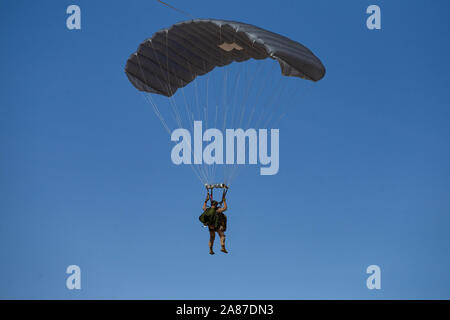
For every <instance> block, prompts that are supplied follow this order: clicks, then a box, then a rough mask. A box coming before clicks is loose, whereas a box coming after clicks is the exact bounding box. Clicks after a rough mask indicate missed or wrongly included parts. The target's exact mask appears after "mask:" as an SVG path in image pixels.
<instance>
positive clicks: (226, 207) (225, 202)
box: [217, 199, 228, 213]
mask: <svg viewBox="0 0 450 320" xmlns="http://www.w3.org/2000/svg"><path fill="white" fill-rule="evenodd" d="M227 209H228V206H227V201H226V200H225V199H223V207H222V208H219V209H217V212H218V213H222V212H225V211H227Z"/></svg>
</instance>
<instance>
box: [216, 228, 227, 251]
mask: <svg viewBox="0 0 450 320" xmlns="http://www.w3.org/2000/svg"><path fill="white" fill-rule="evenodd" d="M217 232H218V233H219V236H220V245H221V246H222V249H220V251H222V252H225V253H228V251H227V249H225V231H223V230H219V231H217Z"/></svg>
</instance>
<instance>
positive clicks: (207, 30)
mask: <svg viewBox="0 0 450 320" xmlns="http://www.w3.org/2000/svg"><path fill="white" fill-rule="evenodd" d="M268 57H270V58H272V59H276V60H277V61H278V62H279V63H280V67H281V72H282V74H283V75H285V76H294V77H300V78H303V79H307V80H313V81H318V80H320V79H322V78H323V76H324V75H325V67H324V66H323V64H322V62H321V61H320V60H319V59H318V58H317V57H316V56H315V55H314V54H313V53H312V52H311V51H310V50H309V49H308V48H306V47H305V46H303V45H301V44H300V43H298V42H296V41H293V40H291V39H289V38H286V37H284V36H281V35H279V34H276V33H274V32H271V31H267V30H264V29H261V28H258V27H255V26H253V25H250V24H246V23H241V22H234V21H225V20H214V19H196V20H190V21H184V22H180V23H177V24H174V25H173V26H171V27H170V28H168V29H162V30H160V31H158V32H156V33H155V34H154V35H153V36H152V37H151V38H149V39H147V40H145V41H144V42H142V43H141V44H140V46H139V48H138V50H137V51H136V52H135V53H133V54H132V55H131V56H130V57H129V58H128V61H127V64H126V67H125V73H126V74H127V76H128V79H129V80H130V81H131V83H132V84H133V85H134V86H135V87H136V88H137V89H138V90H140V91H146V92H151V93H157V94H162V95H165V96H168V97H170V96H172V95H173V94H174V93H175V92H176V91H177V89H179V88H182V87H184V86H186V85H187V84H188V83H190V82H191V81H193V80H194V79H195V78H196V77H197V76H198V75H203V74H206V73H208V72H210V71H211V70H212V69H214V67H217V66H225V65H228V64H230V63H231V62H233V61H237V62H242V61H246V60H248V59H250V58H253V59H266V58H268Z"/></svg>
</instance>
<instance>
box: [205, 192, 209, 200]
mask: <svg viewBox="0 0 450 320" xmlns="http://www.w3.org/2000/svg"><path fill="white" fill-rule="evenodd" d="M208 200H209V192H208V194H207V195H206V200H205V202H206V201H208Z"/></svg>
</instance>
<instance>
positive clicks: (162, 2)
mask: <svg viewBox="0 0 450 320" xmlns="http://www.w3.org/2000/svg"><path fill="white" fill-rule="evenodd" d="M156 1H158V2H159V3H161V4H163V5H165V6H166V7H168V8H170V9H172V10H175V11H177V12H179V13H181V14H184V15H185V16H188V17H190V18H191V19H195V18H194V16H193V15H191V14H190V13H189V12H186V11H184V10H181V9H178V8H176V7H174V6H172V5H170V4H168V3H167V2H164V1H161V0H156Z"/></svg>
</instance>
